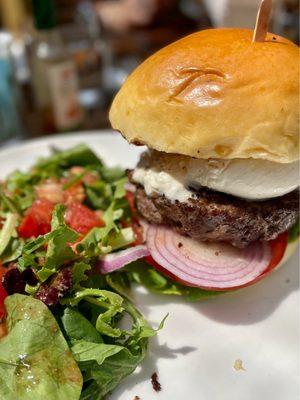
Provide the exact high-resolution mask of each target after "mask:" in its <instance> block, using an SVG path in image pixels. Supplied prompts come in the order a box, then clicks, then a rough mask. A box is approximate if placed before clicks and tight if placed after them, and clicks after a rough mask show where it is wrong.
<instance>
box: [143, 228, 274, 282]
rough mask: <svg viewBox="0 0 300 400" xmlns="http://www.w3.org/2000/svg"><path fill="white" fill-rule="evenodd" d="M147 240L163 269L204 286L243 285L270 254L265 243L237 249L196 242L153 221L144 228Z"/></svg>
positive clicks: (265, 264) (258, 271)
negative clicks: (154, 223) (152, 223)
mask: <svg viewBox="0 0 300 400" xmlns="http://www.w3.org/2000/svg"><path fill="white" fill-rule="evenodd" d="M146 242H147V246H148V249H149V251H150V254H151V256H152V258H153V259H154V261H156V263H158V264H159V265H160V266H161V267H162V269H164V270H165V271H166V272H168V273H169V274H171V275H172V276H173V277H174V278H175V279H176V278H177V279H178V280H179V281H181V282H184V283H185V284H186V285H188V286H196V287H200V288H204V289H214V290H226V289H229V288H231V289H232V288H234V287H239V286H242V285H246V284H247V283H249V282H251V281H253V280H255V279H256V278H257V277H258V276H259V275H261V274H262V273H263V272H264V271H265V270H266V269H267V268H268V265H269V263H270V260H271V257H272V253H271V249H270V246H269V245H268V244H267V243H261V242H256V243H254V244H252V245H250V246H249V247H247V248H246V249H238V248H236V247H233V246H230V245H227V244H224V243H207V242H206V243H203V242H199V241H197V240H195V239H192V238H188V237H185V236H182V235H180V234H178V233H176V232H174V231H172V230H171V229H168V228H166V227H162V226H156V225H151V226H150V227H149V229H148V230H147V238H146Z"/></svg>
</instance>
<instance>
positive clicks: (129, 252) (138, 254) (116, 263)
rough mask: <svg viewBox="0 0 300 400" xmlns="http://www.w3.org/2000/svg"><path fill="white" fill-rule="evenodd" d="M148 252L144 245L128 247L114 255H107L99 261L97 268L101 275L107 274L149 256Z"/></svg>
mask: <svg viewBox="0 0 300 400" xmlns="http://www.w3.org/2000/svg"><path fill="white" fill-rule="evenodd" d="M149 255H150V253H149V250H148V249H147V246H145V245H139V246H135V247H130V248H129V249H126V250H121V251H118V252H116V253H111V254H107V255H106V256H104V257H103V258H101V259H100V260H99V263H98V266H99V268H100V272H101V273H102V274H109V273H111V272H114V271H117V270H118V269H120V268H122V267H124V266H125V265H127V264H130V263H131V262H133V261H136V260H138V259H140V258H143V257H147V256H149Z"/></svg>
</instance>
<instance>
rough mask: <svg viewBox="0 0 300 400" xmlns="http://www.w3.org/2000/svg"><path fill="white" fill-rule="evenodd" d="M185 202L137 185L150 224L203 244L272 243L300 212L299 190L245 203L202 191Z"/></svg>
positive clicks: (139, 205) (238, 244)
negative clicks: (163, 227) (148, 194)
mask: <svg viewBox="0 0 300 400" xmlns="http://www.w3.org/2000/svg"><path fill="white" fill-rule="evenodd" d="M195 193H196V198H193V199H189V200H188V202H186V203H180V202H178V201H176V202H171V201H170V200H168V199H167V198H165V197H164V196H160V195H152V196H147V194H146V192H145V190H144V188H143V187H142V186H137V192H136V202H137V207H138V210H139V212H140V213H141V215H142V216H143V217H144V218H145V219H146V220H148V221H149V222H151V223H155V224H164V225H169V226H171V227H173V228H174V229H175V230H176V231H178V232H179V233H181V234H184V235H187V236H190V237H193V238H196V239H198V240H201V241H212V242H219V241H222V242H227V243H231V244H232V245H234V246H236V247H246V246H248V245H249V244H250V243H251V242H254V241H256V240H260V241H263V240H272V239H275V238H276V237H277V236H278V235H279V234H280V233H282V232H285V231H286V230H288V229H289V228H290V227H291V226H292V225H293V224H294V223H295V222H296V220H297V217H298V213H299V191H298V190H295V191H293V192H292V193H289V194H286V195H285V196H282V197H278V198H275V199H271V200H266V201H246V200H242V199H239V198H237V197H234V196H230V195H226V194H223V193H219V192H214V191H212V190H209V189H205V188H201V189H199V190H197V192H195Z"/></svg>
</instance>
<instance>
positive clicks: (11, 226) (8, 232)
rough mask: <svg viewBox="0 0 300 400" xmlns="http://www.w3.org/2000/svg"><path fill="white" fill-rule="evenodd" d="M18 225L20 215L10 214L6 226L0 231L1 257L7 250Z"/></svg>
mask: <svg viewBox="0 0 300 400" xmlns="http://www.w3.org/2000/svg"><path fill="white" fill-rule="evenodd" d="M17 225H18V214H12V213H8V214H7V216H6V220H5V222H4V225H3V227H2V229H1V231H0V256H1V255H2V254H3V253H4V251H5V249H6V248H7V246H8V244H9V242H10V240H11V238H12V236H13V234H14V231H15V229H16V227H17Z"/></svg>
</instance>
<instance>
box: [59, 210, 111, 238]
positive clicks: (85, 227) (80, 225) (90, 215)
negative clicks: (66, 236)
mask: <svg viewBox="0 0 300 400" xmlns="http://www.w3.org/2000/svg"><path fill="white" fill-rule="evenodd" d="M65 220H66V223H67V224H68V225H69V226H70V227H71V228H72V229H74V231H76V232H78V233H81V234H83V235H85V234H86V233H88V232H89V231H90V230H91V229H92V228H94V227H101V226H104V225H105V223H104V221H103V220H102V219H101V218H100V217H99V216H98V215H97V214H96V213H95V212H94V211H92V210H91V209H89V208H88V207H86V206H84V205H83V204H80V203H73V204H71V205H69V207H68V208H67V211H66V214H65Z"/></svg>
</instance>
